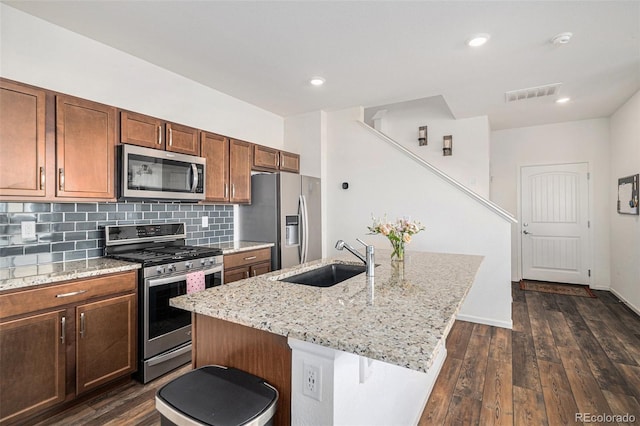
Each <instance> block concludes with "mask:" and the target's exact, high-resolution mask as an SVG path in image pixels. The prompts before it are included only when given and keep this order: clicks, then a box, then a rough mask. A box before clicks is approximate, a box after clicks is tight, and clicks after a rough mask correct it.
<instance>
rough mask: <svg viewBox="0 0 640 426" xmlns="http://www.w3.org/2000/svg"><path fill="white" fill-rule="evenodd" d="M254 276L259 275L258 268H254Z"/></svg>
mask: <svg viewBox="0 0 640 426" xmlns="http://www.w3.org/2000/svg"><path fill="white" fill-rule="evenodd" d="M253 276H254V277H257V276H258V270H257V269H254V270H253Z"/></svg>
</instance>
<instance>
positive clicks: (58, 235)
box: [38, 232, 64, 243]
mask: <svg viewBox="0 0 640 426" xmlns="http://www.w3.org/2000/svg"><path fill="white" fill-rule="evenodd" d="M62 240H64V234H63V233H62V232H53V233H45V234H39V235H38V241H39V242H42V243H53V242H56V241H62Z"/></svg>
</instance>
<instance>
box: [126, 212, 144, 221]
mask: <svg viewBox="0 0 640 426" xmlns="http://www.w3.org/2000/svg"><path fill="white" fill-rule="evenodd" d="M142 215H143V213H142V212H127V219H128V220H137V219H142Z"/></svg>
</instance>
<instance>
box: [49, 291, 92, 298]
mask: <svg viewBox="0 0 640 426" xmlns="http://www.w3.org/2000/svg"><path fill="white" fill-rule="evenodd" d="M86 292H87V290H78V291H72V292H70V293H60V294H56V297H70V296H77V295H79V294H82V293H86Z"/></svg>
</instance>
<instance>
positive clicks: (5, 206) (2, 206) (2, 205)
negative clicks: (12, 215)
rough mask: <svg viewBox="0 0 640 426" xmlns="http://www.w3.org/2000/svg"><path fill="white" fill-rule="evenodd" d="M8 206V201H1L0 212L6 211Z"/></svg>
mask: <svg viewBox="0 0 640 426" xmlns="http://www.w3.org/2000/svg"><path fill="white" fill-rule="evenodd" d="M8 208H9V207H8V205H7V203H0V213H6V212H7V209H8Z"/></svg>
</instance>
